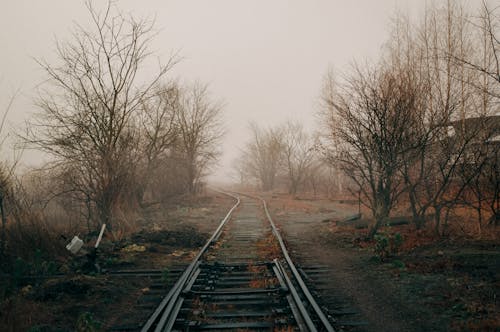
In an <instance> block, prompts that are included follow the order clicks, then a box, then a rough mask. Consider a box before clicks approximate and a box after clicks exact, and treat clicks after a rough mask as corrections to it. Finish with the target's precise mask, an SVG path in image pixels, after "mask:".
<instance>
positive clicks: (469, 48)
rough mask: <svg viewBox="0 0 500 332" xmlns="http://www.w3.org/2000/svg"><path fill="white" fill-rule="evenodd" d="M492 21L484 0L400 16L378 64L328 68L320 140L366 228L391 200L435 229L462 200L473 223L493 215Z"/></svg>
mask: <svg viewBox="0 0 500 332" xmlns="http://www.w3.org/2000/svg"><path fill="white" fill-rule="evenodd" d="M494 10H496V12H495V11H494ZM499 23H500V20H499V16H498V9H493V8H490V7H488V5H487V4H486V3H484V4H483V6H482V7H481V8H480V9H479V10H477V11H467V10H466V9H465V7H464V6H462V5H461V4H459V3H458V2H449V1H448V3H447V5H445V6H444V7H432V8H428V9H427V10H426V11H425V13H424V15H423V17H421V18H420V21H419V22H418V23H412V22H410V20H409V19H408V18H406V17H404V16H402V15H399V16H397V18H396V20H395V22H394V27H393V30H392V34H391V38H390V39H389V41H388V43H387V45H386V52H385V54H384V56H383V57H382V58H381V59H380V61H379V63H377V64H376V65H364V66H362V65H355V66H354V68H353V70H352V71H351V72H349V73H347V74H345V75H344V76H343V77H342V78H337V77H335V76H334V75H329V77H328V79H327V82H326V84H325V87H324V91H323V101H324V106H325V107H324V110H323V120H324V123H325V126H324V128H323V129H324V134H325V135H324V144H323V148H324V151H325V154H326V155H327V156H329V158H331V160H332V161H333V162H334V163H335V164H336V165H338V167H340V168H341V169H342V170H343V171H344V173H345V174H346V175H347V176H348V177H349V178H350V179H351V180H352V181H353V182H354V183H355V190H359V191H360V192H361V196H362V198H363V202H364V203H365V204H366V205H367V206H368V207H369V208H370V210H371V211H372V215H373V217H374V219H375V224H374V226H373V227H372V229H371V231H370V235H371V236H373V235H374V234H375V233H376V231H377V229H378V228H379V227H380V226H381V225H382V224H384V222H385V220H386V219H387V217H389V215H390V214H391V212H392V211H393V209H394V208H395V207H396V206H398V205H408V207H409V210H410V211H411V214H412V216H413V221H414V223H415V226H416V227H417V228H421V227H423V226H424V224H425V222H426V220H427V219H429V217H430V216H432V219H433V220H434V227H435V231H436V232H437V233H440V232H446V228H447V226H448V221H449V217H450V214H453V213H454V212H455V211H456V210H457V209H456V208H458V207H464V206H465V207H469V208H472V209H474V210H475V211H476V212H477V220H478V223H477V226H478V229H479V230H481V229H482V227H483V224H484V222H485V220H488V221H489V223H494V224H497V223H498V220H499V217H500V210H499V209H500V206H499V193H500V190H499V189H500V181H499V180H500V177H499V176H500V168H499V159H498V153H499V147H500V145H499V142H500V141H499V138H500V116H499V115H498V107H499V104H498V102H499V97H500V76H499V75H500V70H499V62H498V60H499V59H498V56H499V54H500V49H499V43H498V37H499V36H500V34H499V31H498V29H499Z"/></svg>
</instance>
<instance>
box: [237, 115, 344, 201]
mask: <svg viewBox="0 0 500 332" xmlns="http://www.w3.org/2000/svg"><path fill="white" fill-rule="evenodd" d="M250 131H251V138H250V139H249V140H248V142H247V143H246V145H245V146H244V147H243V148H242V149H241V153H240V156H239V157H238V158H237V159H236V160H235V161H234V162H233V169H234V171H235V172H236V174H237V178H238V179H239V181H240V183H241V184H247V185H248V184H250V183H251V182H256V183H257V187H258V188H259V189H261V190H264V191H270V190H273V189H277V188H280V187H283V186H284V187H286V189H287V191H288V193H289V194H291V195H296V194H298V193H299V192H301V191H302V192H303V191H311V192H314V193H319V192H324V193H327V194H328V193H329V191H331V189H332V187H335V183H332V179H331V178H330V172H329V171H328V170H327V169H328V168H329V166H328V165H327V164H326V163H325V161H324V160H323V157H322V155H321V154H320V153H319V151H318V148H317V140H316V138H315V137H314V135H313V134H311V133H308V132H307V131H306V130H305V128H304V127H303V126H302V125H301V124H300V123H298V122H293V121H287V122H285V123H283V124H279V125H276V126H274V127H261V126H259V125H257V124H255V123H252V124H250ZM336 180H338V179H334V180H333V182H335V181H336Z"/></svg>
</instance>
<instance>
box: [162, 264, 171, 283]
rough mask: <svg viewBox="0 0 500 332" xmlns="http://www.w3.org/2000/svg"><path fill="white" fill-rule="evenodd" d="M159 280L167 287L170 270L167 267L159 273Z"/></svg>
mask: <svg viewBox="0 0 500 332" xmlns="http://www.w3.org/2000/svg"><path fill="white" fill-rule="evenodd" d="M161 280H162V281H163V283H164V284H165V285H167V284H168V283H169V281H170V270H169V269H168V268H167V267H166V268H164V269H163V271H161Z"/></svg>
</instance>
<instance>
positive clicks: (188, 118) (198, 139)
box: [175, 83, 224, 194]
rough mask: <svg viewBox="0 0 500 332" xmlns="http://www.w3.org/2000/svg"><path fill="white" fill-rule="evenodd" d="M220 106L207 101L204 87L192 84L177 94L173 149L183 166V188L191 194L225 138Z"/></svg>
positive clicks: (215, 156) (196, 188) (214, 158)
mask: <svg viewBox="0 0 500 332" xmlns="http://www.w3.org/2000/svg"><path fill="white" fill-rule="evenodd" d="M221 116H222V107H221V104H220V103H217V102H213V101H212V100H211V99H210V96H209V93H208V90H207V86H206V85H203V84H200V83H195V84H193V85H192V86H189V87H187V88H184V89H183V90H182V91H181V94H180V110H179V111H177V112H176V113H175V126H176V128H177V133H178V134H177V140H176V149H177V152H178V153H179V154H180V156H181V158H182V164H183V166H184V167H185V186H186V190H187V191H188V192H189V193H190V194H195V193H196V191H197V190H198V189H199V185H200V180H201V179H202V177H203V176H204V175H206V172H207V171H208V170H209V169H210V167H211V166H212V165H213V163H214V162H215V161H217V158H218V156H219V154H220V149H219V146H220V142H221V139H222V137H223V135H224V128H223V125H222V119H221Z"/></svg>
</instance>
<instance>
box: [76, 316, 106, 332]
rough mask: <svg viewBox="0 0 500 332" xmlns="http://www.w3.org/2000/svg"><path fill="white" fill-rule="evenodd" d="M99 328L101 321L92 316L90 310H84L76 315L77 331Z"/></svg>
mask: <svg viewBox="0 0 500 332" xmlns="http://www.w3.org/2000/svg"><path fill="white" fill-rule="evenodd" d="M100 328H101V322H99V321H98V320H96V319H95V318H94V315H92V313H90V312H84V313H82V314H80V316H78V320H77V321H76V331H77V332H97V331H99V330H100Z"/></svg>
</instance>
